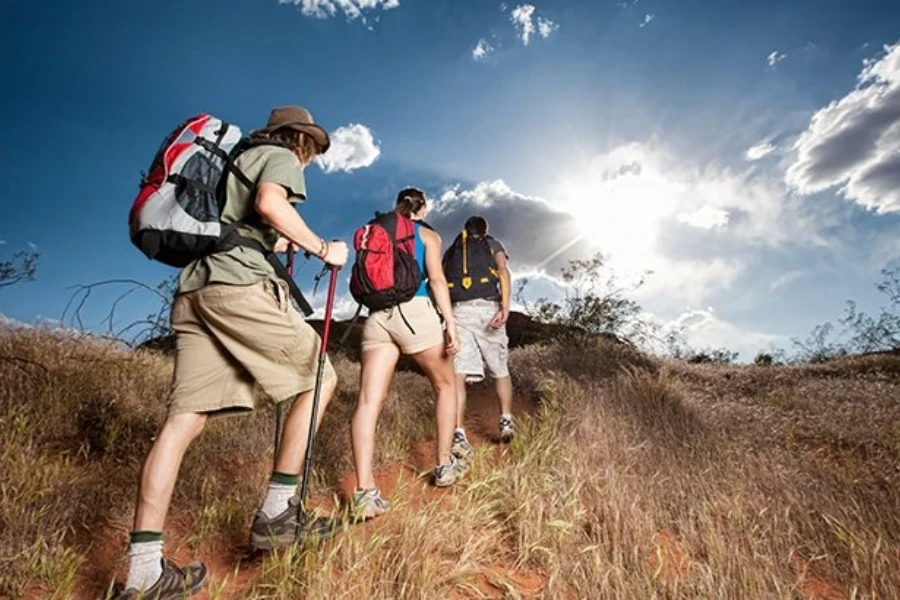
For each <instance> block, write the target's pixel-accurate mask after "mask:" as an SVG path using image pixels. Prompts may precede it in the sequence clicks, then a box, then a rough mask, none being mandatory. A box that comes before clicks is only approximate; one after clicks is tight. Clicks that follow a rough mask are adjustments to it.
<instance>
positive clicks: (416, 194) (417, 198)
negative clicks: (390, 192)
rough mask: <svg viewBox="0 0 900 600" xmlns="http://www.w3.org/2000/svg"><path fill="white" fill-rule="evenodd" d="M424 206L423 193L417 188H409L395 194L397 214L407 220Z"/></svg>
mask: <svg viewBox="0 0 900 600" xmlns="http://www.w3.org/2000/svg"><path fill="white" fill-rule="evenodd" d="M423 206H425V192H423V191H422V190H420V189H418V188H414V187H410V188H406V189H405V190H401V191H400V193H399V194H397V212H399V213H400V214H401V215H403V216H404V217H407V218H409V217H410V216H412V215H413V214H414V213H417V212H419V211H420V210H422V207H423Z"/></svg>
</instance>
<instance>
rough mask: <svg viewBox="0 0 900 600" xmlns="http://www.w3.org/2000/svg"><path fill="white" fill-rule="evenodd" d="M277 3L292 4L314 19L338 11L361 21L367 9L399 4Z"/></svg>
mask: <svg viewBox="0 0 900 600" xmlns="http://www.w3.org/2000/svg"><path fill="white" fill-rule="evenodd" d="M278 3H279V4H294V5H296V6H297V7H298V8H299V9H300V12H301V13H302V14H303V15H305V16H307V17H313V18H315V19H327V18H329V17H333V16H335V15H336V14H337V13H338V12H340V13H343V15H344V16H345V17H346V18H347V20H349V21H352V20H354V19H361V20H362V21H363V22H365V16H364V15H365V13H366V12H368V11H373V10H378V9H381V10H391V9H393V8H397V7H399V6H400V0H278Z"/></svg>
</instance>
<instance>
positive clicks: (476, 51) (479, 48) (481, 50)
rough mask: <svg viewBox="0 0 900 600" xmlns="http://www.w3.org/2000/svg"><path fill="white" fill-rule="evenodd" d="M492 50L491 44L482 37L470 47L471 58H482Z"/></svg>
mask: <svg viewBox="0 0 900 600" xmlns="http://www.w3.org/2000/svg"><path fill="white" fill-rule="evenodd" d="M493 51H494V47H493V46H491V45H490V44H489V43H488V41H487V40H485V39H484V38H482V39H480V40H478V43H477V44H475V47H474V48H472V59H473V60H483V59H484V58H485V57H486V56H487V55H488V54H490V53H491V52H493Z"/></svg>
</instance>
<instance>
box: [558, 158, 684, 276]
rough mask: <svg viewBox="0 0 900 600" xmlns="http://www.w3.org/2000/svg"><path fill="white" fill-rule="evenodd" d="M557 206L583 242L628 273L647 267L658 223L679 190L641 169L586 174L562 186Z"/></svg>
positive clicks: (620, 169) (627, 168)
mask: <svg viewBox="0 0 900 600" xmlns="http://www.w3.org/2000/svg"><path fill="white" fill-rule="evenodd" d="M562 187H563V189H562V195H561V196H562V198H561V199H562V201H563V204H562V207H561V208H563V209H564V210H565V211H567V212H569V213H570V214H571V215H572V216H573V217H575V220H576V222H577V223H578V227H579V230H580V232H581V234H582V236H584V239H585V240H587V241H588V242H590V243H591V244H593V245H595V246H596V247H598V248H599V249H601V250H602V251H603V252H604V253H606V254H608V255H609V256H610V257H611V258H612V259H613V260H614V261H615V262H616V263H617V264H618V265H619V266H621V267H624V268H626V269H628V270H631V269H634V270H636V271H640V270H644V269H646V268H648V267H649V264H650V261H651V257H652V255H653V250H654V246H655V244H656V239H657V236H658V234H659V227H660V222H661V221H662V220H663V218H665V217H666V216H667V215H669V214H670V213H671V211H672V210H673V209H674V207H675V205H676V202H677V196H678V194H680V193H681V192H682V191H683V186H681V185H679V184H676V183H674V182H671V181H669V180H667V179H666V178H665V177H664V176H662V175H661V174H660V173H658V172H655V171H653V170H651V169H648V168H646V167H642V166H640V165H636V164H635V165H632V166H625V167H620V168H618V169H616V170H615V171H614V172H612V173H610V172H609V170H605V171H604V172H600V173H590V174H586V175H585V176H583V177H579V178H576V179H575V180H572V181H570V182H567V183H564V184H563V186H562Z"/></svg>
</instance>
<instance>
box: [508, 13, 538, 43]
mask: <svg viewBox="0 0 900 600" xmlns="http://www.w3.org/2000/svg"><path fill="white" fill-rule="evenodd" d="M533 14H534V6H532V5H531V4H520V5H519V6H517V7H515V8H514V9H513V10H512V14H511V15H510V20H511V21H512V22H513V25H515V26H516V29H517V30H518V32H519V39H521V40H522V43H523V44H525V45H526V46H527V45H528V40H529V39H531V35H532V34H533V33H534V21H532V19H531V16H532V15H533Z"/></svg>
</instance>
